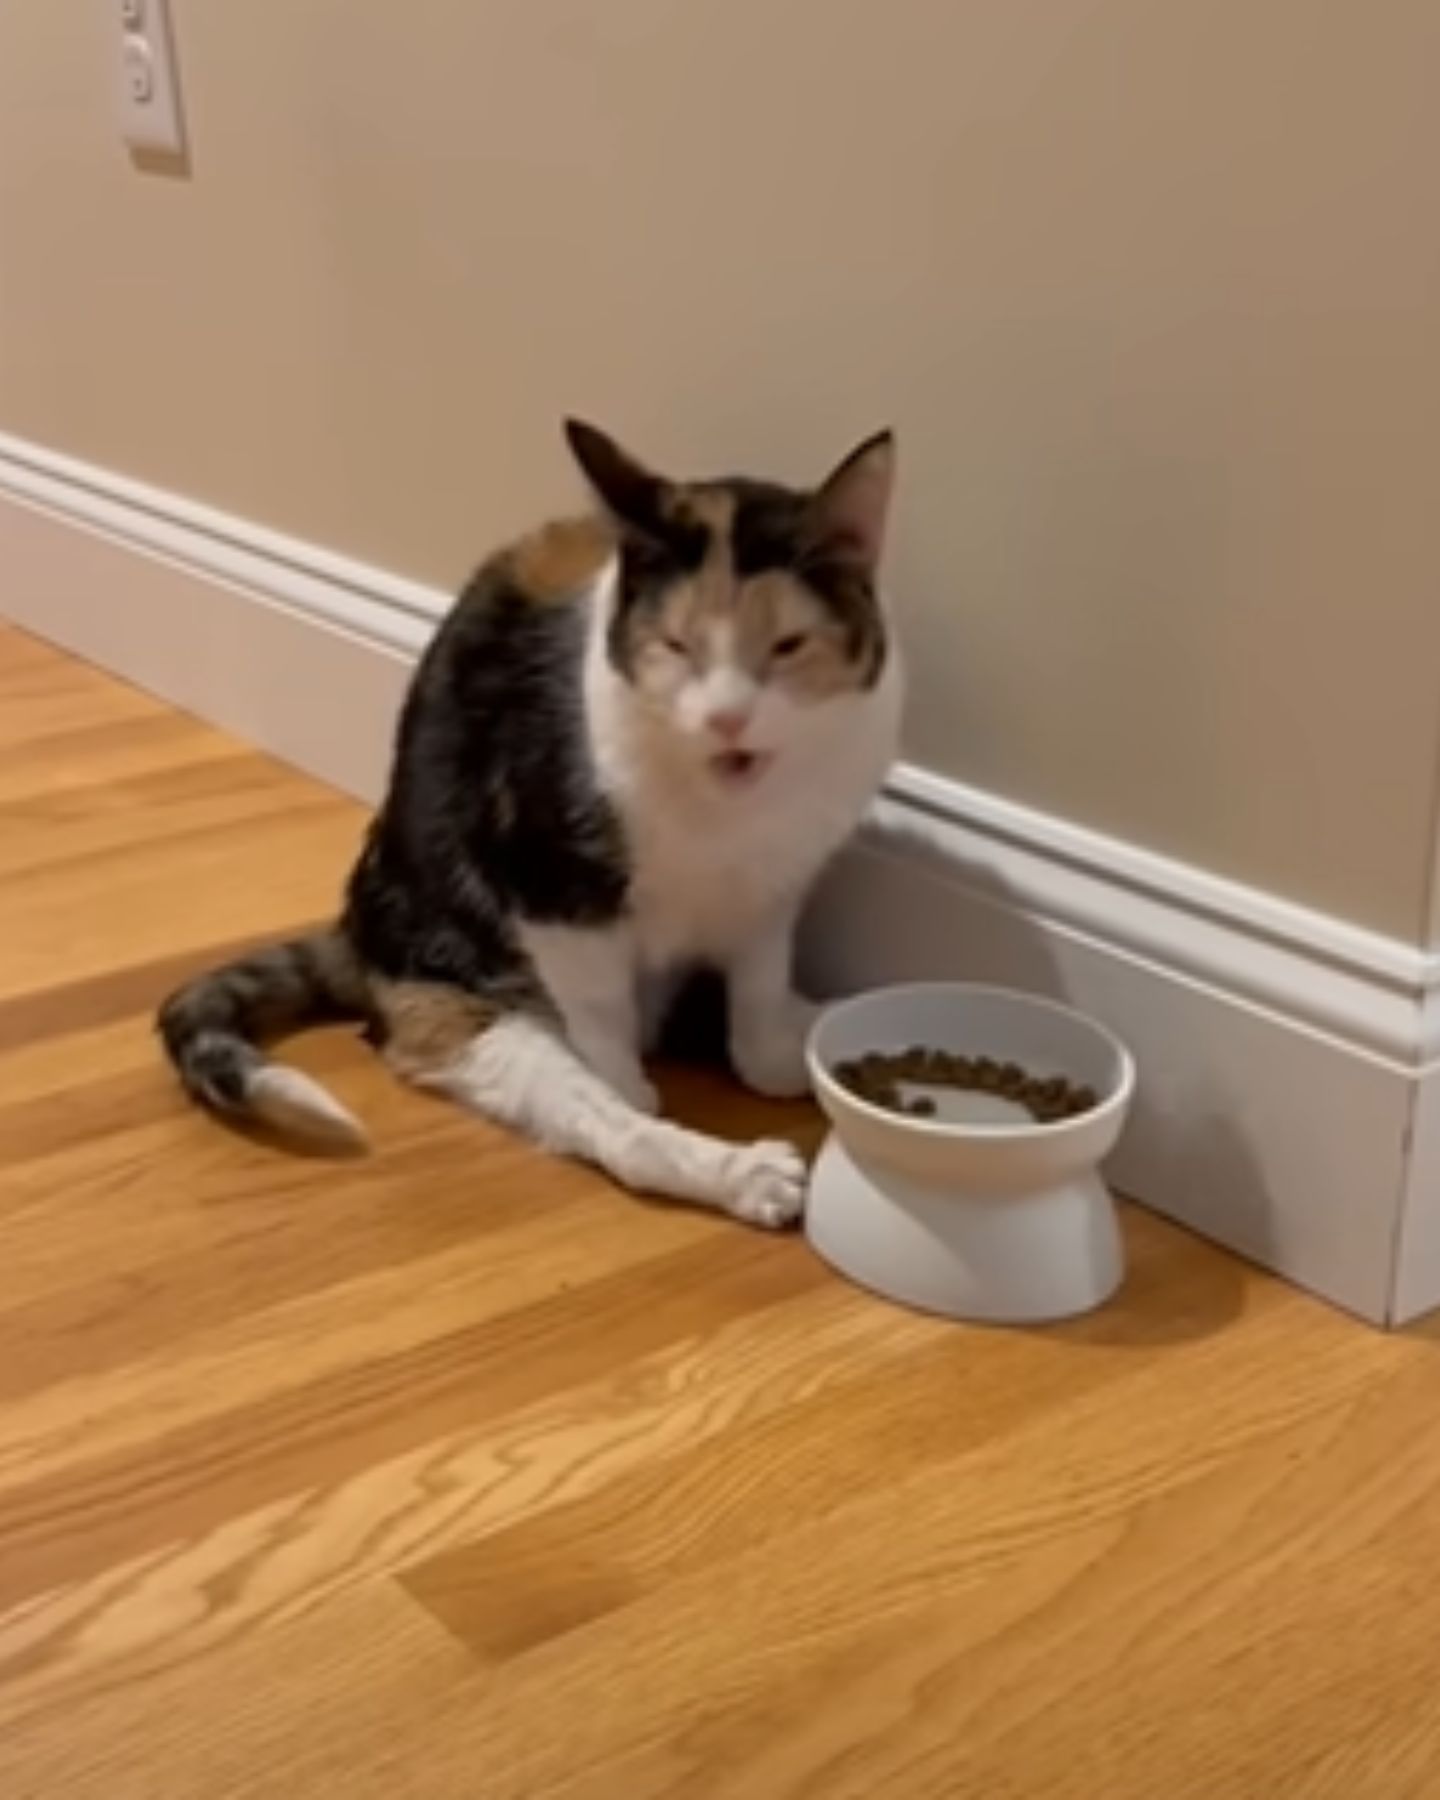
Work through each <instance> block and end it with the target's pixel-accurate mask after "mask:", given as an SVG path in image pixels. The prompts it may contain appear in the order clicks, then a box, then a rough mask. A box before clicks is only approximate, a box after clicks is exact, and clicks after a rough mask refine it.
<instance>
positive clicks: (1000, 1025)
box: [806, 982, 1135, 1324]
mask: <svg viewBox="0 0 1440 1800" xmlns="http://www.w3.org/2000/svg"><path fill="white" fill-rule="evenodd" d="M915 1046H923V1047H924V1048H926V1049H932V1050H945V1051H949V1052H952V1053H955V1054H959V1055H964V1056H970V1057H980V1056H988V1057H992V1058H994V1059H995V1060H996V1061H999V1062H1015V1063H1019V1064H1020V1065H1021V1066H1022V1067H1023V1068H1024V1069H1025V1070H1026V1072H1027V1073H1029V1074H1031V1075H1037V1076H1043V1077H1050V1076H1056V1075H1059V1076H1064V1077H1065V1078H1066V1079H1067V1080H1068V1081H1070V1082H1072V1083H1074V1084H1077V1085H1081V1086H1084V1087H1088V1088H1091V1089H1093V1090H1094V1092H1095V1093H1096V1095H1097V1096H1098V1099H1099V1104H1098V1106H1097V1107H1096V1108H1095V1109H1094V1110H1093V1111H1091V1112H1088V1113H1084V1114H1082V1115H1080V1116H1079V1117H1076V1118H1069V1119H1064V1120H1061V1121H1059V1122H1058V1123H1055V1124H1037V1123H1036V1122H1035V1120H1034V1119H1032V1118H1031V1117H1030V1115H1029V1114H1028V1113H1027V1112H1025V1111H1024V1109H1023V1108H1021V1107H1020V1106H1018V1105H1016V1104H1015V1103H1014V1102H1011V1101H1008V1100H1003V1099H1001V1098H1000V1097H999V1096H998V1095H995V1094H988V1093H985V1094H981V1093H962V1092H958V1091H955V1090H951V1089H943V1088H936V1089H925V1090H923V1091H924V1092H926V1093H927V1094H929V1096H930V1097H931V1099H933V1101H934V1103H935V1114H934V1116H933V1117H926V1118H915V1117H911V1116H905V1115H901V1114H898V1113H893V1112H889V1111H887V1110H885V1109H884V1108H882V1107H878V1106H874V1105H872V1104H870V1102H868V1101H866V1100H861V1099H859V1098H858V1097H857V1096H856V1095H854V1094H852V1093H850V1092H849V1091H848V1090H847V1089H846V1088H844V1087H842V1086H841V1085H840V1084H839V1082H838V1081H836V1079H835V1076H834V1073H833V1071H834V1068H835V1066H836V1064H837V1063H843V1062H846V1061H849V1060H851V1059H854V1058H857V1057H861V1056H864V1055H865V1054H867V1053H868V1052H875V1051H878V1052H881V1053H894V1052H898V1051H902V1050H909V1049H911V1048H913V1047H915ZM809 1056H810V1071H811V1076H812V1078H813V1080H814V1084H815V1092H816V1096H817V1098H818V1099H819V1101H820V1104H821V1106H822V1107H823V1108H824V1109H825V1112H826V1113H827V1114H828V1116H829V1118H830V1122H831V1124H832V1125H833V1127H834V1130H833V1131H832V1133H831V1135H830V1137H829V1139H828V1140H827V1142H826V1144H825V1146H824V1149H823V1150H822V1151H821V1153H820V1158H819V1160H818V1162H817V1163H816V1165H815V1172H814V1176H813V1178H812V1181H811V1189H810V1199H809V1204H808V1206H807V1209H806V1232H807V1235H808V1236H809V1239H810V1242H811V1244H812V1245H813V1246H814V1248H815V1249H816V1250H817V1251H818V1252H819V1254H820V1255H821V1256H823V1257H824V1258H825V1260H826V1261H827V1262H829V1263H831V1264H833V1265H834V1267H835V1268H837V1269H838V1270H839V1271H840V1272H841V1273H842V1274H843V1275H847V1276H849V1277H850V1279H851V1280H853V1281H857V1282H859V1283H860V1284H861V1285H862V1286H864V1287H867V1288H871V1289H873V1290H874V1291H875V1292H876V1293H878V1294H882V1295H884V1296H885V1297H886V1298H887V1299H891V1300H896V1301H899V1302H900V1303H901V1304H903V1305H907V1306H914V1307H920V1308H923V1309H924V1310H925V1311H927V1312H935V1313H944V1314H946V1315H948V1316H949V1317H952V1318H959V1319H975V1320H985V1321H990V1322H993V1323H1005V1324H1036V1323H1039V1322H1041V1321H1044V1320H1047V1319H1063V1318H1070V1317H1073V1316H1074V1315H1075V1314H1078V1313H1084V1312H1089V1311H1091V1310H1092V1309H1093V1308H1094V1307H1097V1306H1099V1305H1101V1304H1102V1303H1103V1302H1104V1301H1106V1300H1108V1299H1109V1298H1110V1296H1111V1295H1112V1294H1113V1293H1114V1292H1115V1290H1116V1288H1117V1287H1118V1286H1119V1285H1120V1280H1121V1277H1122V1274H1123V1272H1124V1260H1123V1252H1122V1249H1121V1243H1120V1233H1119V1228H1118V1225H1117V1221H1116V1217H1115V1206H1114V1202H1113V1201H1112V1199H1111V1197H1110V1194H1109V1192H1108V1190H1107V1189H1106V1187H1105V1184H1104V1182H1103V1181H1102V1179H1101V1177H1100V1172H1099V1171H1100V1164H1101V1163H1102V1162H1103V1161H1104V1159H1105V1158H1106V1157H1107V1156H1108V1155H1109V1154H1110V1152H1111V1150H1113V1149H1114V1147H1115V1142H1116V1140H1117V1139H1118V1137H1119V1136H1120V1132H1121V1129H1122V1127H1123V1126H1124V1124H1125V1120H1126V1117H1127V1115H1128V1113H1129V1110H1130V1103H1131V1099H1132V1097H1133V1094H1134V1090H1135V1066H1134V1063H1133V1062H1132V1060H1131V1057H1130V1054H1129V1052H1128V1051H1127V1050H1126V1049H1125V1047H1124V1046H1123V1045H1122V1044H1121V1043H1120V1042H1119V1041H1118V1039H1116V1038H1114V1037H1112V1036H1111V1034H1110V1033H1109V1032H1108V1031H1106V1030H1105V1029H1104V1028H1103V1027H1102V1026H1100V1025H1097V1024H1095V1023H1094V1022H1093V1021H1091V1020H1089V1019H1087V1018H1084V1017H1083V1016H1082V1015H1081V1014H1079V1013H1076V1012H1071V1011H1070V1010H1069V1009H1068V1008H1066V1007H1063V1006H1056V1005H1054V1004H1052V1003H1051V1002H1050V1001H1048V1000H1039V999H1035V998H1033V997H1032V996H1030V995H1027V994H1018V993H1011V992H1009V991H1007V990H1005V989H1001V988H985V987H971V986H966V985H964V984H961V983H954V982H933V983H925V984H922V985H917V986H911V987H896V988H880V989H877V990H876V991H875V992H873V993H868V994H861V995H859V996H857V997H856V998H855V999H853V1000H846V1001H842V1002H841V1003H840V1004H839V1005H838V1006H834V1007H832V1008H830V1009H829V1010H828V1011H827V1012H826V1013H824V1014H823V1015H822V1017H821V1018H820V1020H819V1022H818V1023H817V1025H816V1026H815V1029H814V1032H813V1033H812V1035H811V1039H810V1049H809ZM916 1091H917V1092H918V1091H921V1090H918V1089H917V1090H916Z"/></svg>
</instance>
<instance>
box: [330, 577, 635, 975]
mask: <svg viewBox="0 0 1440 1800" xmlns="http://www.w3.org/2000/svg"><path fill="white" fill-rule="evenodd" d="M586 623H587V620H586V614H585V611H584V609H583V607H580V606H577V605H574V604H571V603H568V602H564V601H560V602H555V603H550V604H542V603H537V602H536V601H534V600H533V599H531V598H530V596H529V595H528V594H526V593H525V592H524V591H523V590H521V589H520V588H519V587H517V586H516V585H515V584H514V583H513V581H512V579H511V578H510V576H509V575H508V573H507V569H506V566H505V564H504V562H503V560H502V559H497V560H495V561H492V562H490V563H488V564H486V565H485V567H483V568H482V569H481V570H480V572H479V573H478V575H476V577H475V579H474V580H473V581H472V582H471V584H470V586H469V587H468V588H467V589H466V591H465V593H464V594H463V595H462V596H461V598H460V600H459V602H458V603H457V605H456V606H455V608H454V610H453V611H452V612H451V613H450V615H449V617H448V618H447V619H446V621H445V623H444V624H443V625H442V626H441V628H440V630H439V632H438V633H437V634H436V637H435V639H434V641H433V642H432V643H431V645H430V647H429V649H428V651H427V652H426V654H425V656H424V658H423V660H422V662H421V665H420V668H419V670H418V671H417V673H416V676H415V680H414V682H413V684H412V686H411V690H410V694H409V697H408V699H407V701H406V704H405V709H404V712H403V714H402V716H401V721H400V729H399V736H398V739H397V744H396V757H395V769H394V774H393V777H392V781H391V786H390V792H389V794H388V795H387V797H386V800H385V804H384V807H383V809H382V810H381V812H380V814H379V816H378V817H377V819H376V820H375V823H374V825H373V827H372V828H371V831H370V836H369V839H368V841H367V843H366V846H365V850H364V853H363V855H362V856H361V858H360V862H359V864H358V866H357V867H356V870H355V873H354V875H353V877H352V878H351V883H350V890H349V897H348V903H347V907H346V913H345V927H346V930H347V931H348V933H349V935H350V937H351V939H352V941H353V942H354V944H355V946H356V948H357V949H358V951H359V952H360V955H361V957H362V958H363V960H364V961H365V962H366V964H367V965H369V966H370V967H371V968H373V969H375V970H376V971H377V972H379V973H380V974H382V975H385V976H388V977H390V978H391V979H394V980H402V979H409V980H423V981H443V982H453V983H454V984H456V985H457V986H459V987H463V988H466V989H468V990H469V991H470V992H472V993H481V994H485V995H486V996H487V997H490V998H495V999H500V1000H504V999H511V1000H513V1001H514V1002H515V1003H516V1004H535V1003H538V1002H539V1001H541V1000H542V999H543V996H542V995H541V994H540V992H539V989H538V987H537V985H536V982H535V978H534V975H533V972H532V971H531V970H530V968H529V966H528V961H527V959H526V957H525V955H524V953H523V950H522V948H521V946H520V943H519V939H518V937H517V935H516V931H515V925H514V921H515V920H516V918H517V917H523V918H525V919H529V920H533V921H535V922H537V923H556V924H573V925H603V924H606V923H608V922H610V921H611V920H613V919H615V918H617V917H618V916H619V915H620V913H621V912H622V911H623V909H624V905H625V898H626V893H627V889H628V886H629V879H630V869H629V863H628V859H627V856H626V849H625V844H624V840H623V836H622V833H621V829H620V825H619V821H618V820H617V819H616V817H615V814H614V813H613V811H612V809H611V808H610V806H609V805H608V803H607V802H606V801H605V800H604V798H603V797H602V796H601V794H600V792H599V789H598V787H597V784H596V781H595V774H594V770H593V768H592V767H591V764H590V759H589V753H588V749H587V748H586V745H585V738H584V733H583V731H582V730H581V728H580V724H581V718H582V696H581V691H580V682H581V673H582V668H583V662H584V634H585V630H586Z"/></svg>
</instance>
